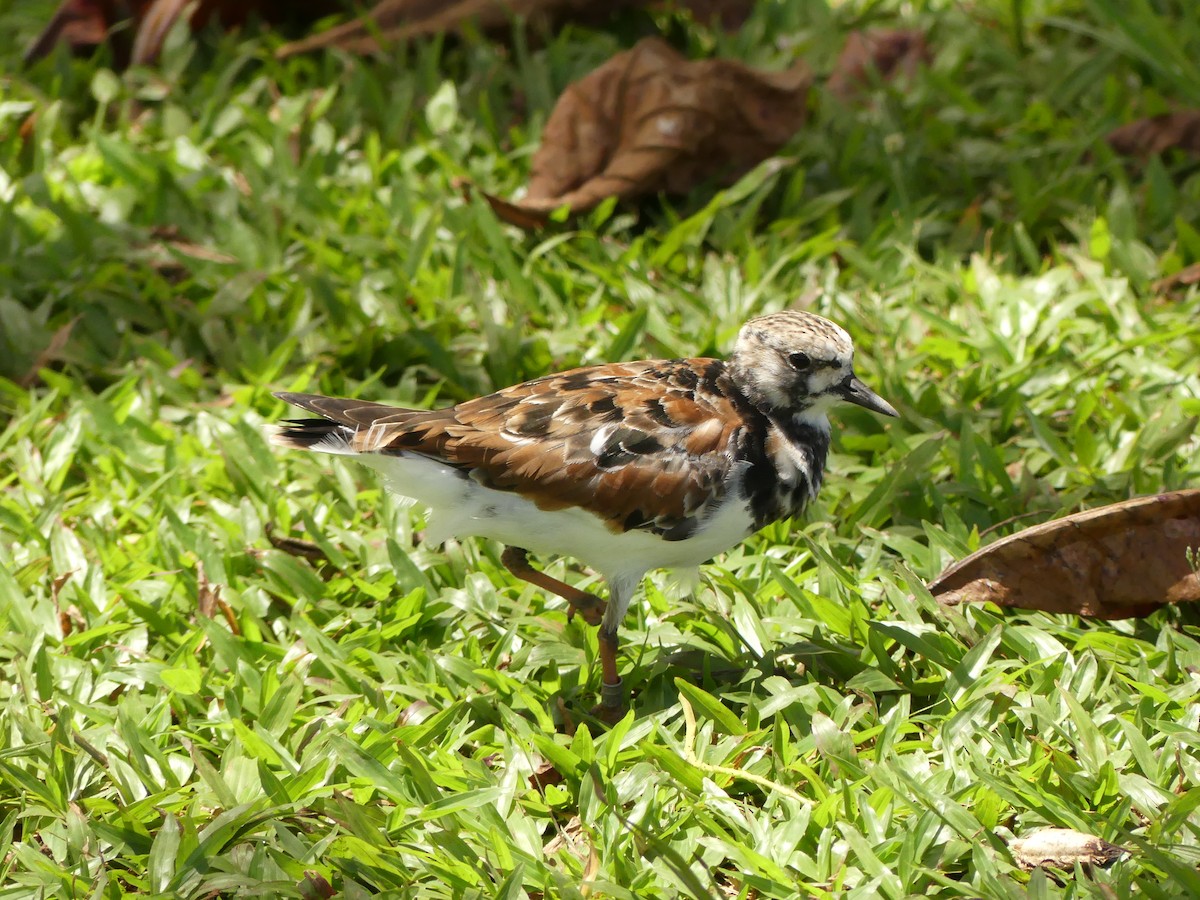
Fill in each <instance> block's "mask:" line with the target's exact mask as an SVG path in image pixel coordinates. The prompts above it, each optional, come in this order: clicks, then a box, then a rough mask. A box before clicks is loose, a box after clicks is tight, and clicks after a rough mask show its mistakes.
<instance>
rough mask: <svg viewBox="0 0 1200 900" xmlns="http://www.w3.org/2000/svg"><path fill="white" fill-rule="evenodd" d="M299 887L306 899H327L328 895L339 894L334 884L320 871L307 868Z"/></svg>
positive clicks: (334, 895) (301, 894)
mask: <svg viewBox="0 0 1200 900" xmlns="http://www.w3.org/2000/svg"><path fill="white" fill-rule="evenodd" d="M297 887H298V888H299V890H300V896H301V897H302V898H304V900H326V898H328V897H336V896H337V891H336V890H334V887H333V885H331V884H330V883H329V881H328V880H327V879H326V878H325V876H324V875H322V874H321V873H320V872H315V871H311V870H306V871H305V873H304V878H303V879H301V881H300V884H299V885H297Z"/></svg>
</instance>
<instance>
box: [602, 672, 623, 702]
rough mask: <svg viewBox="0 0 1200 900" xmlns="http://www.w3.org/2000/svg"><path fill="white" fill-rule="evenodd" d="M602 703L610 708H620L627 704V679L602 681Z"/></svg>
mask: <svg viewBox="0 0 1200 900" xmlns="http://www.w3.org/2000/svg"><path fill="white" fill-rule="evenodd" d="M600 705H601V706H604V707H607V708H608V709H620V708H621V707H623V706H624V705H625V680H624V679H623V678H618V679H617V680H616V682H615V683H613V684H608V683H607V682H604V683H601V685H600Z"/></svg>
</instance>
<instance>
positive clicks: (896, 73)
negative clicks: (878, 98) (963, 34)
mask: <svg viewBox="0 0 1200 900" xmlns="http://www.w3.org/2000/svg"><path fill="white" fill-rule="evenodd" d="M929 59H930V53H929V45H928V44H927V43H926V41H925V32H923V31H921V30H920V29H919V28H897V29H877V30H874V31H852V32H851V33H850V34H849V36H848V37H847V38H846V43H845V45H844V46H843V47H842V52H841V54H840V55H839V56H838V59H837V62H836V63H835V64H834V67H833V71H832V72H831V73H830V75H829V80H828V82H826V87H827V88H828V90H829V92H830V93H831V94H833V95H834V96H835V97H837V98H839V99H840V100H850V99H851V98H853V97H854V96H855V95H856V94H858V93H860V92H861V91H863V90H864V89H865V88H867V87H869V86H870V84H871V81H872V79H873V78H878V79H880V80H881V81H890V80H891V79H893V78H896V77H903V78H909V79H911V78H912V77H913V75H915V74H916V72H917V70H918V69H920V68H921V67H922V66H925V65H928V64H929Z"/></svg>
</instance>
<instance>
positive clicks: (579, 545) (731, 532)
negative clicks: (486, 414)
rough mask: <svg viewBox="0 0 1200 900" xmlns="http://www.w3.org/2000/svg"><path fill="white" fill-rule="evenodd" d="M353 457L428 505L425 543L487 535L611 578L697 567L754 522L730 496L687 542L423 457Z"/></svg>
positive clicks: (397, 490) (398, 489)
mask: <svg viewBox="0 0 1200 900" xmlns="http://www.w3.org/2000/svg"><path fill="white" fill-rule="evenodd" d="M359 459H360V460H361V461H362V462H365V463H367V464H368V465H370V466H371V467H372V468H375V469H378V470H379V471H380V472H381V473H382V474H383V476H384V477H385V479H386V482H387V487H388V489H389V490H391V491H393V492H395V493H397V494H400V495H401V496H404V497H411V498H413V499H414V500H416V501H417V502H419V503H421V504H423V505H425V506H428V507H429V508H430V511H431V515H430V517H429V523H428V528H427V532H426V536H427V539H428V540H429V541H431V542H434V543H440V542H442V541H444V540H446V539H447V538H449V537H468V536H474V537H484V538H490V539H492V540H494V541H499V542H500V543H502V544H508V545H511V546H516V547H522V548H524V549H526V550H528V551H530V552H531V553H533V554H535V555H542V556H569V557H572V558H574V559H578V560H579V561H580V562H582V563H584V564H585V565H587V566H590V567H591V568H593V569H595V570H596V571H598V572H600V573H602V574H603V575H604V576H605V578H606V579H608V580H610V581H612V580H614V579H620V580H627V579H630V578H635V579H636V578H641V576H642V575H643V574H644V573H645V572H647V571H649V570H650V569H660V568H692V567H695V566H698V565H700V564H701V563H703V562H706V561H708V560H709V559H712V557H714V556H716V555H717V554H718V553H722V552H724V551H725V550H728V549H729V548H730V547H732V546H734V545H735V544H737V543H738V542H739V541H741V540H743V539H744V538H745V537H746V536H747V535H749V534H750V532H751V530H752V528H753V524H752V519H751V516H750V510H749V507H748V505H747V503H746V502H745V501H744V500H740V499H730V500H729V501H727V502H726V503H724V504H723V505H722V506H720V507H719V508H717V509H716V510H715V511H714V512H713V514H712V515H710V516H709V518H708V520H707V521H706V522H705V523H704V525H703V526H702V527H701V528H700V529H698V530H697V532H696V533H695V534H693V535H692V536H691V537H689V538H688V539H687V540H683V541H666V540H663V539H662V538H661V537H659V536H658V535H656V534H653V533H652V532H649V531H641V530H633V531H626V532H621V533H617V532H613V531H612V530H610V529H609V528H608V527H607V526H606V525H605V524H604V522H603V521H601V519H600V518H599V517H597V516H595V515H593V514H592V513H590V512H588V511H586V510H583V509H579V508H574V507H572V508H567V509H558V510H543V509H538V507H537V506H536V505H535V504H534V503H532V502H531V501H529V500H526V499H525V498H524V497H522V496H520V495H519V494H515V493H513V492H511V491H497V490H494V489H492V488H487V487H484V486H482V485H480V484H478V483H477V482H475V481H472V480H471V479H469V478H464V477H463V476H462V473H461V472H460V471H458V470H456V469H453V468H452V467H450V466H447V465H445V464H443V463H439V462H435V461H434V460H431V459H428V458H426V457H422V456H408V455H405V456H392V455H388V456H382V455H366V456H361V457H359ZM736 493H737V492H736V491H732V492H731V494H734V495H736Z"/></svg>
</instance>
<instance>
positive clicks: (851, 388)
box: [729, 310, 899, 424]
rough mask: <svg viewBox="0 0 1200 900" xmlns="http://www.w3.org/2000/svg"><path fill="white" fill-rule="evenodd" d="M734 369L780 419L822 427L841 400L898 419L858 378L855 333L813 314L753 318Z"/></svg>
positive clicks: (752, 396)
mask: <svg viewBox="0 0 1200 900" xmlns="http://www.w3.org/2000/svg"><path fill="white" fill-rule="evenodd" d="M729 366H730V370H731V373H732V375H733V377H734V379H735V380H736V381H737V383H738V385H739V387H741V389H742V391H743V392H744V393H745V394H746V397H747V399H749V400H750V402H751V403H753V404H754V405H755V406H756V407H758V408H759V409H760V410H762V411H763V412H765V413H767V414H768V415H771V416H774V417H776V418H794V419H800V420H807V421H810V422H812V423H814V424H821V423H824V422H826V421H827V420H826V418H825V414H826V412H827V411H828V409H829V407H830V406H832V405H833V404H834V403H836V402H838V401H839V400H846V401H849V402H850V403H856V404H858V405H859V406H862V407H864V408H866V409H869V410H871V411H872V412H877V413H882V414H883V415H885V416H898V415H899V413H897V412H896V410H895V409H893V408H892V405H891V404H890V403H888V402H887V401H886V400H884V399H883V398H882V397H880V396H879V395H878V394H876V393H875V392H874V391H872V390H871V389H870V388H869V387H867V386H866V385H865V384H863V383H862V381H860V380H859V379H858V377H857V376H856V375H855V374H854V344H853V343H851V341H850V335H848V334H846V332H845V330H844V329H842V328H841V327H839V326H838V325H835V324H834V323H833V322H830V321H829V320H828V319H825V318H822V317H821V316H818V315H816V314H814V313H810V312H803V311H798V310H785V311H784V312H777V313H771V314H769V315H765V316H759V317H758V318H756V319H751V320H750V321H749V322H747V323H746V324H745V325H743V326H742V330H741V332H740V333H739V334H738V339H737V345H736V346H735V347H734V350H733V355H732V356H731V357H730V358H729Z"/></svg>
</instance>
